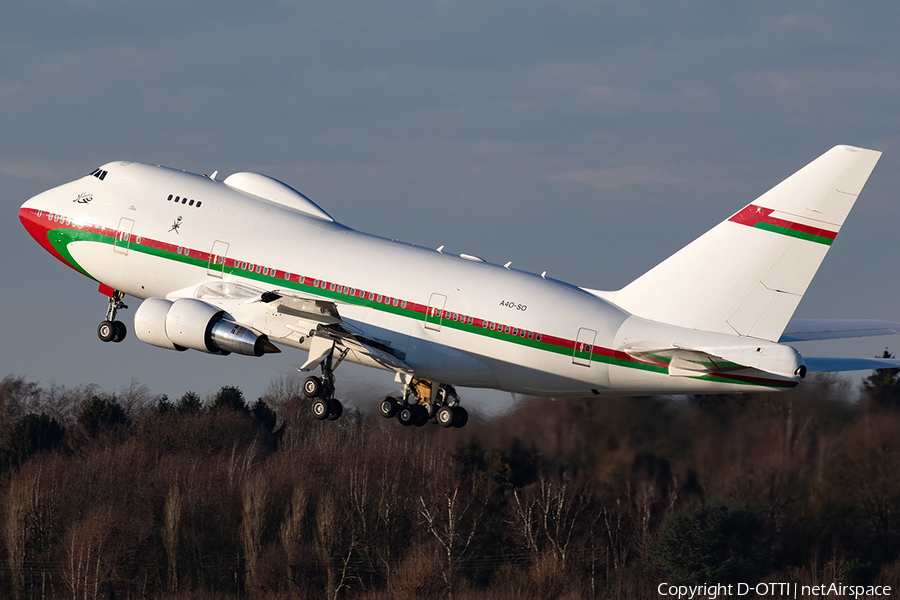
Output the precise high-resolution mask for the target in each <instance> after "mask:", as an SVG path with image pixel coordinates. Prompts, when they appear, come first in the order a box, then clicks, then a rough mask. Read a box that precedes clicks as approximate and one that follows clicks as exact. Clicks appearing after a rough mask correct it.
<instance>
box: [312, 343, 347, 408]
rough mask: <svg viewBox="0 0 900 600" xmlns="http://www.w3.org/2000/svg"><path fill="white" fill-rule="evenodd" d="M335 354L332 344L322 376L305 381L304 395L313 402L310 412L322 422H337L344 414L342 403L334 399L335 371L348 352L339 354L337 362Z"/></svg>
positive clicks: (324, 362)
mask: <svg viewBox="0 0 900 600" xmlns="http://www.w3.org/2000/svg"><path fill="white" fill-rule="evenodd" d="M334 353H335V347H334V344H332V346H331V350H329V351H328V353H327V354H326V355H325V359H324V360H323V361H322V362H321V367H322V375H321V376H315V375H311V376H309V377H307V378H306V379H304V380H303V395H304V396H306V397H307V398H308V399H310V400H312V404H310V410H311V411H312V414H313V416H314V417H315V418H316V419H318V420H320V421H324V420H325V419H328V420H329V421H337V420H338V419H340V418H341V415H342V414H343V413H344V406H343V405H342V404H341V401H340V400H337V399H336V398H335V397H334V370H335V369H336V368H337V366H338V365H339V364H341V361H342V360H344V357H345V356H346V355H347V351H346V350H345V351H343V352H339V355H338V357H337V360H335V359H334Z"/></svg>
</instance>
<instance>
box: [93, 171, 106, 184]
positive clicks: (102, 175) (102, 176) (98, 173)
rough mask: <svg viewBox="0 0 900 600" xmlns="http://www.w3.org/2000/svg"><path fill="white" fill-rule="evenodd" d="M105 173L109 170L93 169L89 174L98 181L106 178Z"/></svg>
mask: <svg viewBox="0 0 900 600" xmlns="http://www.w3.org/2000/svg"><path fill="white" fill-rule="evenodd" d="M107 173H109V171H104V170H103V169H94V170H93V171H91V175H93V176H94V177H96V178H97V179H99V180H100V181H103V180H104V179H106V175H107Z"/></svg>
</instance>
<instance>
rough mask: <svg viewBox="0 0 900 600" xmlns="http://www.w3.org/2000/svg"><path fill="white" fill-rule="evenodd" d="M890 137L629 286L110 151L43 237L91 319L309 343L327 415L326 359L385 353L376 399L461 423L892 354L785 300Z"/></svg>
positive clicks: (404, 414) (144, 334) (241, 341)
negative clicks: (387, 386) (800, 345)
mask: <svg viewBox="0 0 900 600" xmlns="http://www.w3.org/2000/svg"><path fill="white" fill-rule="evenodd" d="M880 156H881V153H880V152H877V151H873V150H867V149H863V148H856V147H852V146H836V147H834V148H832V149H831V150H829V151H828V152H826V153H825V154H823V155H822V156H820V157H819V158H817V159H816V160H814V161H813V162H811V163H810V164H808V165H807V166H805V167H803V168H802V169H800V170H799V171H797V172H796V173H795V174H794V175H792V176H790V177H788V178H787V179H785V180H784V181H783V182H781V183H780V184H778V185H776V186H775V187H774V188H772V189H771V190H769V191H768V192H766V193H765V194H763V195H762V196H760V197H759V198H757V199H756V200H754V201H753V202H751V203H750V204H748V205H747V206H745V207H743V208H741V209H740V210H738V211H737V212H736V213H734V214H733V215H731V216H729V217H728V218H726V219H725V220H724V221H722V222H721V223H719V224H718V225H716V226H715V227H713V228H712V229H711V230H709V231H708V232H706V233H705V234H703V235H702V236H700V237H699V238H697V239H696V240H694V241H693V242H691V243H690V244H688V245H687V246H686V247H684V248H683V249H681V250H680V251H678V252H676V253H675V254H674V255H672V256H671V257H669V258H667V259H666V260H664V261H663V262H661V263H660V264H659V265H657V266H656V267H654V268H653V269H651V270H650V271H648V272H647V273H645V274H643V275H641V276H640V277H638V278H637V279H636V280H634V281H633V282H632V283H630V284H628V285H626V286H625V287H624V288H622V289H620V290H617V291H602V290H596V289H592V288H588V287H579V286H576V285H571V284H568V283H564V282H562V281H557V280H554V279H552V278H549V277H547V276H546V273H542V274H540V275H537V274H533V273H527V272H523V271H518V270H513V269H512V268H510V263H507V264H505V265H496V264H491V263H489V262H486V261H485V260H483V259H481V258H479V257H477V256H472V255H467V254H460V255H455V254H450V253H447V252H444V247H443V246H441V247H440V248H437V249H432V248H424V247H420V246H416V245H412V244H407V243H403V242H398V241H395V240H388V239H385V238H381V237H377V236H375V235H370V234H367V233H362V232H359V231H356V230H353V229H351V228H349V227H346V226H344V225H342V224H340V223H337V222H335V220H334V219H333V218H332V217H331V216H329V215H328V213H327V212H325V211H324V210H323V209H322V208H321V207H320V206H319V205H317V204H316V203H314V202H313V201H312V200H310V199H309V198H307V197H306V196H304V195H303V194H302V193H300V192H298V191H297V190H295V189H294V188H292V187H290V186H288V185H287V184H285V183H282V182H281V181H278V180H277V179H274V178H271V177H267V176H265V175H261V174H258V173H249V172H240V173H234V174H232V175H230V176H228V177H226V178H225V179H222V180H219V179H217V178H216V176H217V174H218V173H217V172H213V173H212V175H209V176H207V175H200V174H193V173H188V172H184V171H179V170H176V169H171V168H167V167H163V166H158V165H151V164H143V163H139V162H132V161H118V162H110V163H107V164H105V165H103V166H101V167H99V168H97V169H95V170H94V171H92V172H91V173H89V174H88V175H85V176H83V177H81V178H79V179H76V180H75V181H72V182H70V183H66V184H64V185H60V186H59V187H55V188H53V189H50V190H48V191H46V192H43V193H41V194H38V195H37V196H35V197H33V198H31V199H30V200H28V201H27V202H25V203H24V204H23V205H22V207H21V209H20V210H19V218H20V220H21V222H22V224H23V225H24V226H25V228H26V229H27V230H28V232H29V234H31V236H32V237H33V238H34V239H35V240H36V241H37V242H38V243H39V244H40V245H41V246H42V247H43V248H44V249H45V250H46V251H47V252H49V253H50V254H51V255H53V256H54V257H56V258H57V259H59V260H60V261H62V262H63V263H64V264H66V265H67V266H69V267H71V268H72V269H75V270H76V271H78V272H80V273H82V274H84V275H86V276H87V277H89V278H91V279H94V280H95V281H96V282H98V283H99V291H100V292H101V293H102V294H103V295H105V296H107V311H106V317H105V318H104V320H103V321H102V322H101V323H100V325H99V326H98V328H97V334H98V336H99V337H100V339H101V340H103V341H104V342H121V341H122V340H123V339H124V338H125V336H126V333H127V328H126V326H125V325H124V324H123V323H122V322H121V321H118V320H116V317H117V313H118V311H119V310H122V309H124V308H127V307H126V306H125V304H124V298H125V296H126V295H128V296H132V297H135V298H138V299H141V300H143V302H142V303H141V305H140V306H139V307H138V308H137V310H136V312H135V314H134V332H135V334H136V336H137V338H138V339H140V340H141V341H143V342H146V343H148V344H152V345H154V346H159V347H162V348H167V349H170V350H176V351H185V350H187V349H193V350H197V351H200V352H206V353H210V354H218V355H228V354H238V355H245V356H257V357H259V356H264V355H266V354H270V353H276V352H280V351H281V350H280V348H279V346H281V347H291V348H298V349H302V350H306V351H308V353H309V354H308V358H307V359H306V360H305V361H304V362H303V363H302V364H300V366H299V368H298V370H299V371H303V372H308V371H314V370H316V369H318V370H319V373H320V374H319V375H310V376H308V377H307V378H306V379H305V380H304V382H303V393H304V395H305V396H306V397H307V398H309V400H310V408H311V411H312V413H313V415H314V416H315V417H316V418H317V419H320V420H325V419H330V420H336V419H338V418H340V416H341V414H342V412H343V406H342V404H341V402H340V400H337V399H335V398H334V382H335V376H334V371H335V369H336V368H337V367H338V365H339V364H340V363H341V362H342V361H344V360H349V361H352V362H355V363H359V364H362V365H366V366H369V367H375V368H379V369H385V370H388V371H393V372H394V373H395V380H396V381H397V383H399V384H401V385H400V388H401V390H402V392H401V394H399V397H398V398H395V397H386V398H384V399H383V400H382V401H381V402H380V403H379V412H380V413H381V414H382V415H383V416H384V417H387V418H392V417H396V418H397V419H398V420H399V422H400V423H401V424H402V425H404V426H411V425H414V426H422V425H424V424H425V423H427V422H429V421H430V422H432V423H437V424H440V425H441V426H443V427H462V426H464V425H465V424H466V422H467V420H468V413H467V412H466V410H465V408H463V407H462V405H461V401H460V397H459V394H458V393H457V391H456V388H457V387H475V388H479V387H481V388H495V389H499V390H505V391H509V392H512V393H519V394H526V395H537V396H551V397H560V396H603V395H609V394H615V395H660V394H663V395H673V394H692V395H693V394H724V393H745V392H771V391H780V390H788V389H791V388H794V387H796V386H797V385H798V384H800V382H801V381H802V380H803V378H804V377H805V376H806V374H807V373H808V372H811V371H825V370H831V371H841V370H862V369H874V368H891V367H900V361H898V360H893V359H863V358H828V357H806V358H804V357H803V356H801V354H800V353H799V352H798V351H797V350H796V348H794V347H793V346H792V345H791V343H792V342H797V341H805V340H812V339H836V338H847V337H861V336H866V335H883V334H890V333H900V323H894V322H890V321H875V320H836V321H824V320H798V319H793V320H792V318H791V317H792V315H793V313H794V310H795V309H796V307H797V305H798V304H799V302H800V300H801V299H802V297H803V294H804V293H805V292H806V289H807V287H808V285H809V283H810V281H811V280H812V278H813V276H814V275H815V273H816V270H817V269H818V267H819V265H820V264H821V262H822V260H823V259H824V257H825V254H826V253H827V252H828V249H829V248H830V247H831V245H832V243H833V242H834V240H835V236H836V235H837V233H838V232H839V231H840V228H841V225H842V224H843V223H844V220H845V218H846V217H847V215H848V213H849V212H850V209H851V208H852V207H853V204H854V202H855V201H856V198H857V196H858V195H859V193H860V192H861V190H862V188H863V185H864V184H865V182H866V180H867V179H868V177H869V175H870V173H871V172H872V170H873V169H874V167H875V164H876V162H877V161H878V159H879V158H880Z"/></svg>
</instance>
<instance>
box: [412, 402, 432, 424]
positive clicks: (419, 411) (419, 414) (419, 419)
mask: <svg viewBox="0 0 900 600" xmlns="http://www.w3.org/2000/svg"><path fill="white" fill-rule="evenodd" d="M413 408H415V411H416V419H415V421H413V425H415V426H416V427H422V426H423V425H425V424H426V423H428V419H429V417H428V409H427V408H425V407H424V406H422V405H421V404H419V405H418V406H415V407H413Z"/></svg>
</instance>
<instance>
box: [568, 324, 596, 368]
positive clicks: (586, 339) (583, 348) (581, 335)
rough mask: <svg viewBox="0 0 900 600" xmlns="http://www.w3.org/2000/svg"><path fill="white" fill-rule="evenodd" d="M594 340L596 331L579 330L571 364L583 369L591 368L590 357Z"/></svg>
mask: <svg viewBox="0 0 900 600" xmlns="http://www.w3.org/2000/svg"><path fill="white" fill-rule="evenodd" d="M596 339H597V332H596V331H594V330H593V329H586V328H584V327H582V328H580V329H579V330H578V337H577V338H575V353H574V354H573V355H572V362H573V363H575V364H576V365H582V366H585V367H589V366H591V355H592V354H593V352H594V341H595V340H596Z"/></svg>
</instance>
